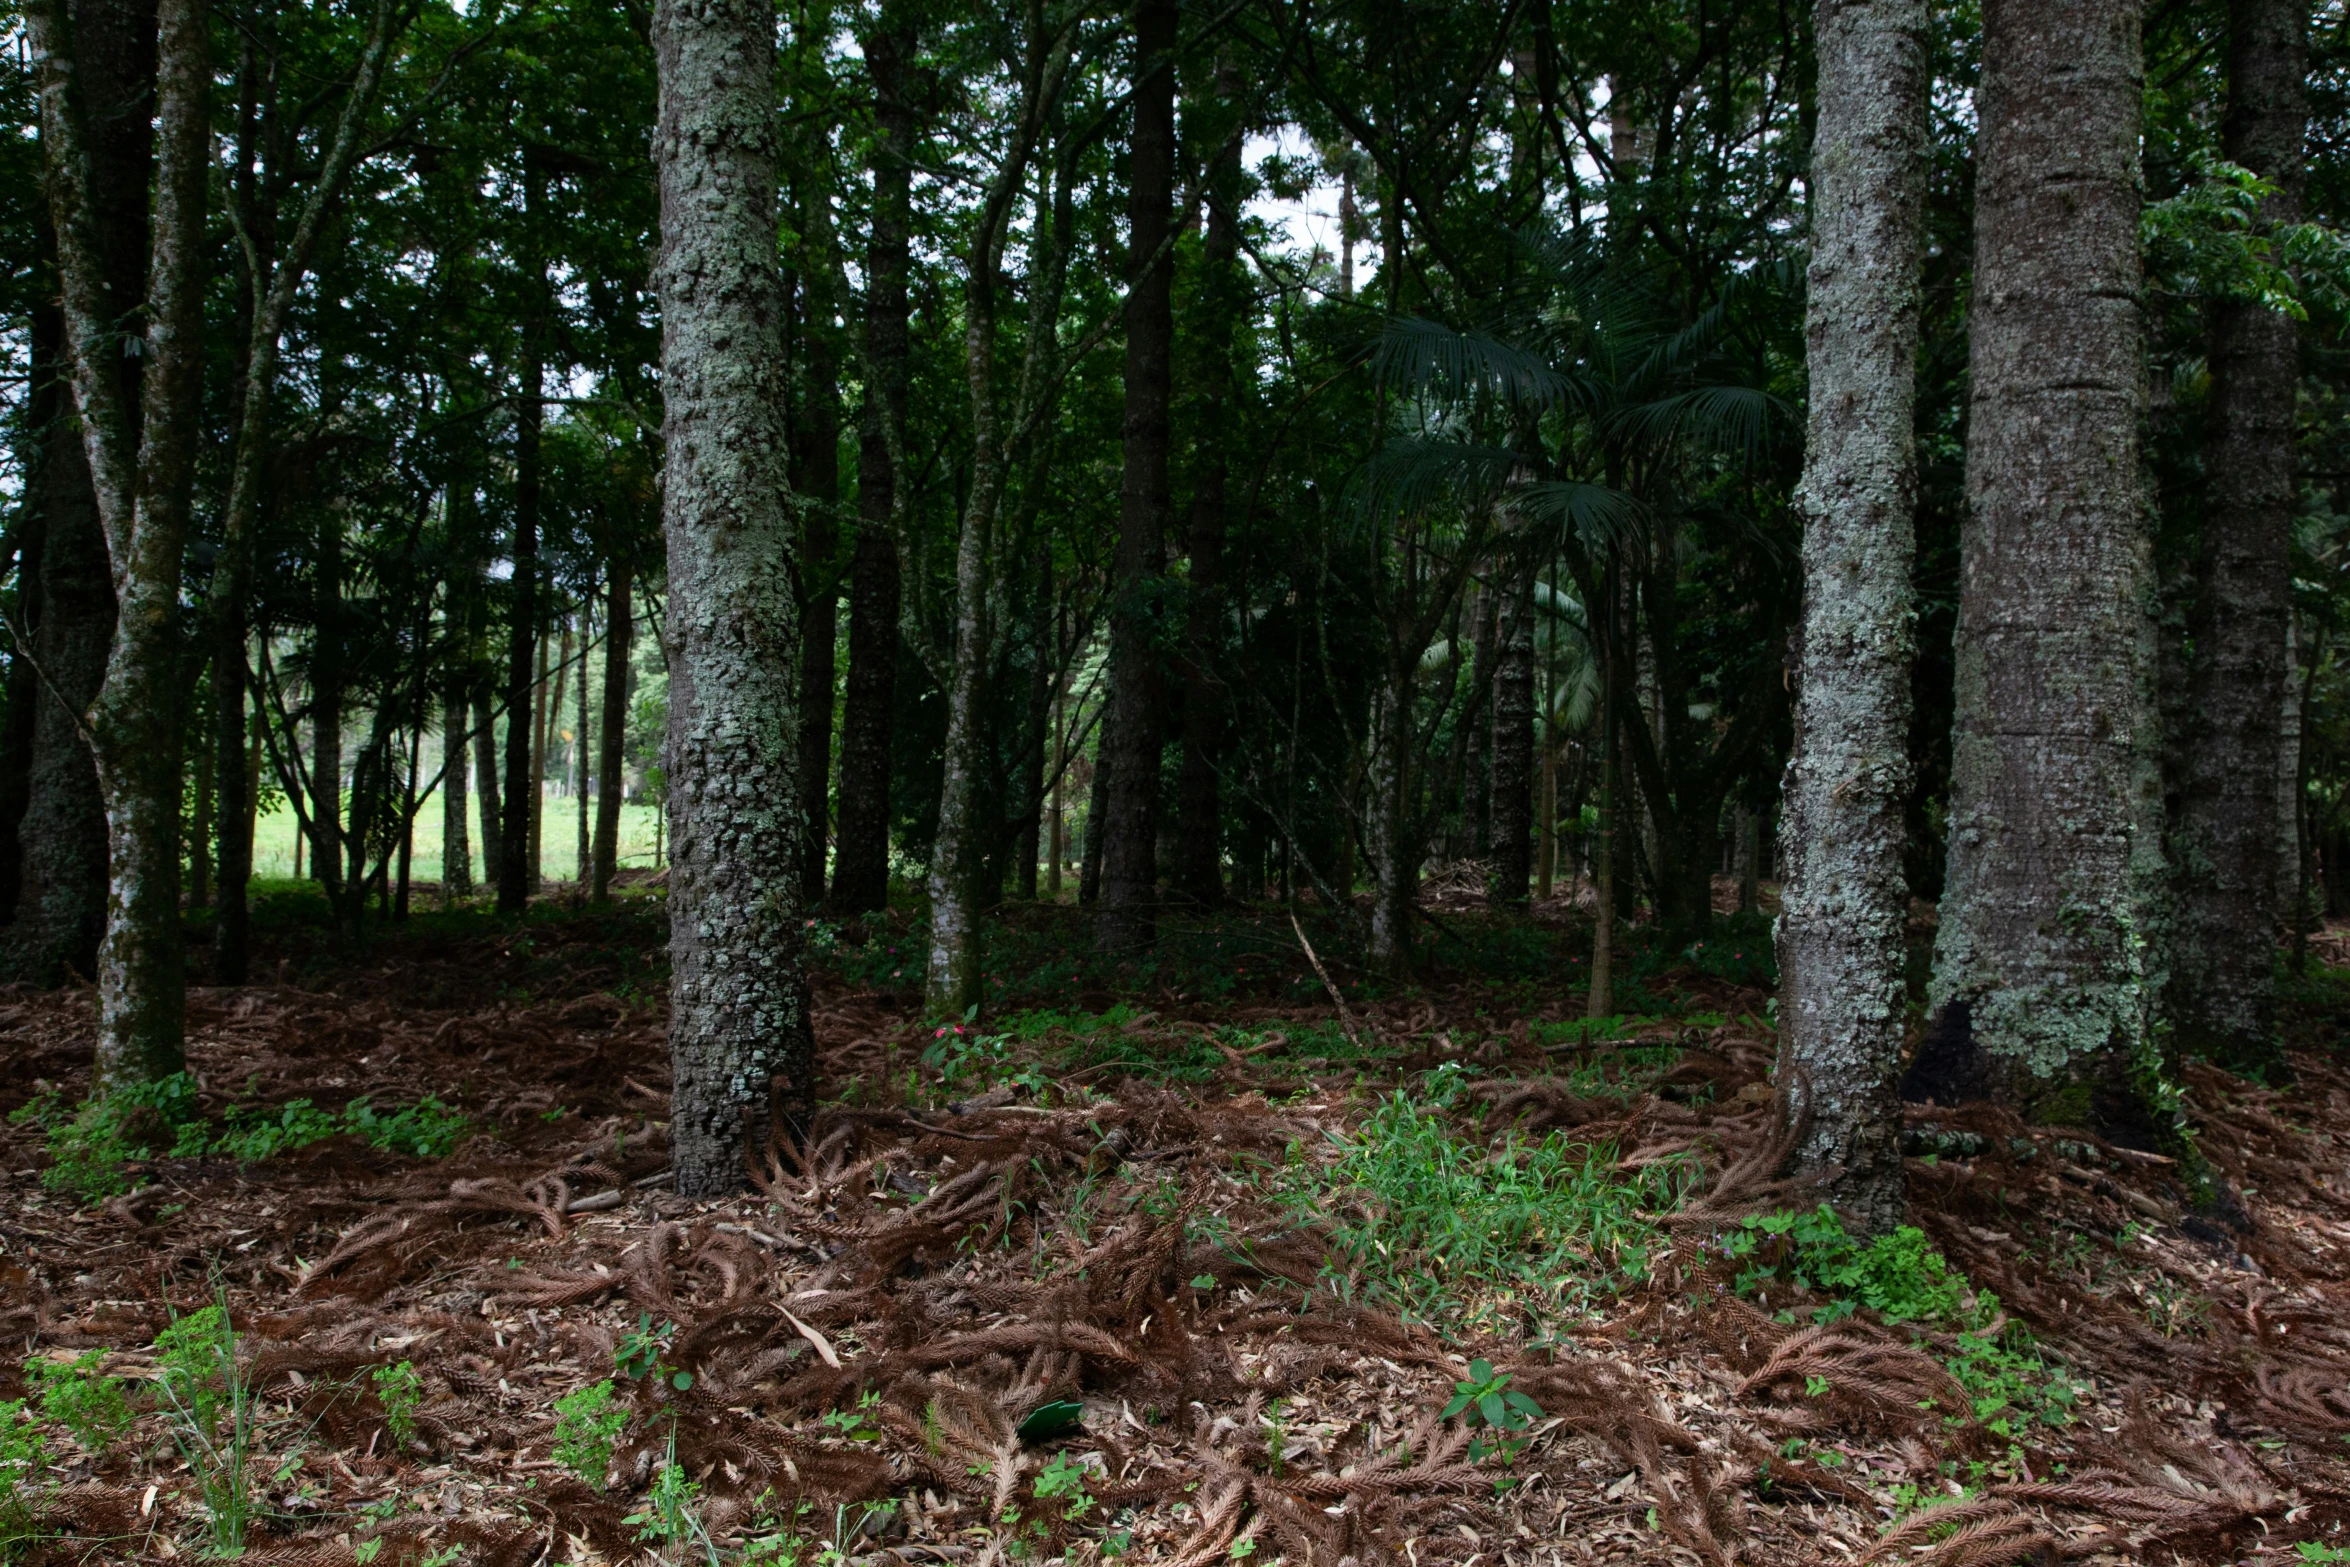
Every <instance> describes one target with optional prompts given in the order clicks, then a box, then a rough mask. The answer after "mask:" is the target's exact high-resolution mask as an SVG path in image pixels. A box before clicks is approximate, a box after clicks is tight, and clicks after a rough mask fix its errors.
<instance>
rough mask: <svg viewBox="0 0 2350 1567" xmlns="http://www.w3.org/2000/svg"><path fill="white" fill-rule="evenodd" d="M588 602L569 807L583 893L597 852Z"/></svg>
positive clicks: (582, 624) (574, 863)
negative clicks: (591, 792) (591, 804)
mask: <svg viewBox="0 0 2350 1567" xmlns="http://www.w3.org/2000/svg"><path fill="white" fill-rule="evenodd" d="M588 602H589V601H588V600H586V599H582V600H581V602H580V610H579V683H578V684H577V685H576V686H574V687H573V688H572V698H571V706H572V714H571V719H572V735H571V804H572V807H573V814H574V816H575V817H576V818H577V820H578V823H579V832H578V834H577V836H576V840H575V842H574V843H573V845H572V858H571V879H572V880H573V881H575V882H577V883H579V886H580V890H581V891H583V892H584V891H586V890H587V887H588V884H589V883H590V882H591V881H592V880H593V879H594V876H595V863H596V850H595V844H594V843H593V842H592V841H591V839H590V837H589V833H588V746H589V744H590V737H591V735H592V731H591V730H590V729H589V727H588V662H587V657H588V607H587V606H588Z"/></svg>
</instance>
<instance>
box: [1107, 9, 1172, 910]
mask: <svg viewBox="0 0 2350 1567" xmlns="http://www.w3.org/2000/svg"><path fill="white" fill-rule="evenodd" d="M1175 41H1176V6H1175V4H1174V0H1141V3H1140V4H1139V5H1138V6H1137V7H1136V8H1135V18H1134V49H1135V59H1134V72H1135V85H1134V95H1133V96H1134V137H1133V142H1132V145H1131V147H1130V149H1129V154H1128V158H1127V208H1126V211H1127V239H1126V247H1127V250H1126V253H1127V257H1128V265H1129V267H1130V268H1131V269H1132V270H1131V273H1130V276H1129V278H1128V280H1127V290H1126V422H1125V437H1124V439H1125V453H1124V457H1125V463H1124V477H1123V479H1122V480H1121V482H1120V487H1119V496H1118V551H1117V563H1116V567H1115V570H1116V578H1117V582H1116V587H1115V588H1114V590H1113V592H1114V594H1115V599H1114V602H1113V604H1112V606H1111V612H1110V671H1109V673H1110V707H1111V716H1112V719H1113V722H1112V723H1111V725H1110V727H1109V728H1108V730H1107V731H1106V732H1105V733H1104V736H1103V739H1104V742H1105V744H1106V745H1107V746H1108V747H1110V749H1109V750H1107V751H1106V752H1105V753H1104V760H1105V763H1106V765H1107V766H1108V768H1109V774H1110V779H1109V813H1108V819H1107V820H1106V821H1105V822H1104V823H1103V827H1104V829H1105V831H1104V833H1103V838H1102V893H1101V904H1100V920H1099V923H1098V925H1097V927H1096V930H1095V944H1096V945H1097V946H1099V947H1100V948H1101V949H1102V950H1103V951H1105V952H1116V951H1124V950H1129V949H1132V948H1137V947H1147V946H1149V945H1150V944H1151V942H1152V940H1153V939H1154V938H1155V936H1156V934H1157V912H1158V899H1159V888H1158V854H1157V849H1158V834H1159V655H1158V651H1157V649H1156V646H1155V643H1156V641H1157V638H1156V637H1155V636H1154V634H1153V628H1154V626H1155V625H1156V621H1157V614H1158V610H1159V595H1158V593H1157V591H1156V589H1157V585H1158V582H1159V579H1160V578H1161V577H1162V576H1163V575H1164V574H1165V571H1166V549H1167V526H1168V521H1169V510H1170V506H1169V501H1168V492H1167V456H1168V445H1169V430H1170V426H1169V420H1168V402H1169V396H1170V393H1171V391H1172V386H1173V381H1172V376H1173V365H1172V354H1173V349H1174V339H1175V317H1174V304H1173V301H1174V294H1173V283H1174V258H1173V256H1172V255H1169V254H1162V251H1163V249H1164V242H1165V240H1166V237H1167V230H1168V226H1169V224H1170V223H1171V221H1172V219H1173V216H1174V199H1175Z"/></svg>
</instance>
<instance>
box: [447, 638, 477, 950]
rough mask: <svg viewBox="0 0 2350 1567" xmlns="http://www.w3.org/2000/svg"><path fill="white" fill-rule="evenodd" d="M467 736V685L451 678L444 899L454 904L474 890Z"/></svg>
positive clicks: (448, 705) (456, 678)
mask: <svg viewBox="0 0 2350 1567" xmlns="http://www.w3.org/2000/svg"><path fill="white" fill-rule="evenodd" d="M465 738H466V736H465V685H464V682H463V680H462V679H461V678H458V677H452V678H451V680H450V682H449V692H448V697H447V700H446V701H445V702H444V703H443V704H442V707H441V898H442V901H443V902H445V903H451V904H453V903H455V902H456V901H457V900H458V899H459V898H462V897H466V896H467V895H469V894H470V893H471V892H472V891H473V832H472V824H471V821H470V819H469V812H468V807H469V806H471V805H472V803H473V801H472V798H471V796H472V792H473V791H472V789H471V788H470V787H469V785H470V782H471V778H472V769H471V768H470V767H468V766H467V765H466V762H467V755H466V748H465Z"/></svg>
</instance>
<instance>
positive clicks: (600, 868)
mask: <svg viewBox="0 0 2350 1567" xmlns="http://www.w3.org/2000/svg"><path fill="white" fill-rule="evenodd" d="M604 571H605V576H604V728H603V733H602V734H601V735H600V736H598V739H599V741H600V742H601V747H602V748H601V750H599V752H598V753H597V756H596V841H595V849H594V854H595V878H594V881H593V884H592V886H591V888H590V896H592V897H593V898H594V899H595V900H596V901H597V902H598V903H602V902H603V901H604V900H605V899H607V898H609V897H610V896H611V895H612V876H613V873H614V872H615V871H616V870H617V869H618V868H619V864H620V806H621V803H622V800H623V799H624V797H625V796H626V793H627V791H626V789H625V788H624V787H623V785H622V783H621V776H620V775H621V772H622V770H623V769H624V768H625V767H626V766H627V760H628V697H629V690H628V687H629V663H628V655H629V649H630V648H631V647H632V646H633V645H634V643H635V637H634V635H633V633H634V632H635V630H636V600H635V599H634V598H633V597H631V595H632V594H633V593H634V591H635V586H636V576H635V573H634V572H633V571H632V570H630V563H629V560H628V558H627V557H626V556H625V555H622V554H619V553H617V552H616V553H615V554H614V556H613V558H612V560H611V561H610V562H609V563H608V564H607V565H606V566H605V568H604Z"/></svg>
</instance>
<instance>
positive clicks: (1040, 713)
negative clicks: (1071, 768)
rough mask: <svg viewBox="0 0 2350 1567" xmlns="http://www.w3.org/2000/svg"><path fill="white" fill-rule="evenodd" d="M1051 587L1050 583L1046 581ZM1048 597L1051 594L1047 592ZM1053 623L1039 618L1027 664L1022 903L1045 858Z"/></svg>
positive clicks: (1032, 894)
mask: <svg viewBox="0 0 2350 1567" xmlns="http://www.w3.org/2000/svg"><path fill="white" fill-rule="evenodd" d="M1046 585H1047V587H1048V588H1049V587H1050V585H1051V584H1050V582H1049V581H1048V582H1047V584H1046ZM1047 596H1048V598H1049V596H1050V595H1049V594H1048V595H1047ZM1051 639H1052V624H1051V620H1050V618H1049V617H1048V616H1046V615H1044V614H1041V613H1040V614H1039V615H1038V616H1037V617H1036V639H1035V653H1036V658H1035V661H1034V662H1033V663H1031V664H1030V665H1029V666H1028V721H1027V726H1028V733H1029V734H1031V735H1033V736H1034V737H1035V738H1034V739H1033V740H1032V741H1031V742H1030V743H1028V744H1026V745H1023V746H1022V747H1021V752H1022V756H1021V763H1020V772H1021V778H1020V802H1021V826H1020V835H1019V844H1018V846H1017V848H1016V849H1015V851H1014V858H1016V859H1017V860H1018V861H1019V864H1018V865H1017V867H1016V868H1015V869H1014V870H1013V872H1012V876H1013V881H1014V885H1015V886H1016V887H1017V889H1018V894H1019V897H1020V899H1021V901H1022V902H1024V903H1034V902H1035V901H1036V871H1037V865H1036V862H1037V861H1038V860H1039V859H1040V858H1042V857H1043V852H1044V851H1043V837H1044V808H1045V801H1044V794H1045V787H1044V778H1045V768H1046V766H1047V765H1048V763H1047V757H1046V751H1047V749H1048V748H1049V747H1050V746H1051V745H1052V741H1053V667H1052V665H1053V657H1052V654H1053V649H1052V640H1051Z"/></svg>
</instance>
